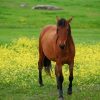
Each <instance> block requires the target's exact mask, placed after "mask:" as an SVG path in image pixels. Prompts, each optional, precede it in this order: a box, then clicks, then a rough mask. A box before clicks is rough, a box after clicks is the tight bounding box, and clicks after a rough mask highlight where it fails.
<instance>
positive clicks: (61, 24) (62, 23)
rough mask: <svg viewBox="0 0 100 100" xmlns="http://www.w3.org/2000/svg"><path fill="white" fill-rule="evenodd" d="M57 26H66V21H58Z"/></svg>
mask: <svg viewBox="0 0 100 100" xmlns="http://www.w3.org/2000/svg"><path fill="white" fill-rule="evenodd" d="M57 26H61V27H64V26H66V20H65V19H64V18H61V19H60V20H59V21H58V23H57Z"/></svg>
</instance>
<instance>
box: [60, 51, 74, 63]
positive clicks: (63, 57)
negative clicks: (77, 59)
mask: <svg viewBox="0 0 100 100" xmlns="http://www.w3.org/2000/svg"><path fill="white" fill-rule="evenodd" d="M58 55H59V56H58V59H59V61H61V62H62V63H70V62H71V60H72V58H73V56H72V53H71V51H69V50H66V51H60V52H59V53H58Z"/></svg>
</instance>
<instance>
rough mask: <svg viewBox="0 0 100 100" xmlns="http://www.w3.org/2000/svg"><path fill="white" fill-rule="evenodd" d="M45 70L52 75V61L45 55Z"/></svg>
mask: <svg viewBox="0 0 100 100" xmlns="http://www.w3.org/2000/svg"><path fill="white" fill-rule="evenodd" d="M43 65H44V68H45V72H46V73H47V74H48V75H50V76H51V61H50V60H49V59H48V58H47V57H46V56H45V57H44V62H43Z"/></svg>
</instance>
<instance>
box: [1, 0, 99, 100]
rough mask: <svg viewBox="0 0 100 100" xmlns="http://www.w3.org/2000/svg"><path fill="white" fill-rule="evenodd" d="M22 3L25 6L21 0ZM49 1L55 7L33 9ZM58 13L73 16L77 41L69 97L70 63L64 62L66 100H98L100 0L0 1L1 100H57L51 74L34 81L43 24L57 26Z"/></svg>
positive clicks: (36, 78)
mask: <svg viewBox="0 0 100 100" xmlns="http://www.w3.org/2000/svg"><path fill="white" fill-rule="evenodd" d="M22 3H26V4H27V6H26V7H25V8H22V7H20V4H22ZM37 4H51V5H56V6H58V7H61V8H63V10H59V11H47V10H32V6H34V5H37ZM56 16H60V17H64V18H66V19H68V18H70V17H71V16H73V20H72V23H71V27H72V35H73V38H74V42H75V45H76V56H75V66H74V81H73V94H72V95H71V96H68V95H67V87H68V83H69V82H68V75H69V72H68V65H64V66H63V73H64V83H63V88H64V98H65V100H80V99H81V100H99V99H100V29H99V27H100V1H99V0H87V1H83V0H71V1H70V0H16V1H13V0H0V100H57V98H58V92H57V89H56V80H55V74H54V67H55V63H54V62H52V68H53V71H52V72H51V74H52V77H50V76H48V75H47V74H46V73H45V71H43V81H44V87H39V84H38V69H37V68H38V65H37V62H38V37H39V34H40V31H41V30H42V28H43V27H44V26H45V25H48V24H56Z"/></svg>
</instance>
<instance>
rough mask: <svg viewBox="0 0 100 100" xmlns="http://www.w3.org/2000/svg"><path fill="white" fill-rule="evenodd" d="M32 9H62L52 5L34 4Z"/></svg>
mask: <svg viewBox="0 0 100 100" xmlns="http://www.w3.org/2000/svg"><path fill="white" fill-rule="evenodd" d="M32 9H39V10H62V8H60V7H56V6H52V5H36V6H33V7H32Z"/></svg>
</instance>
